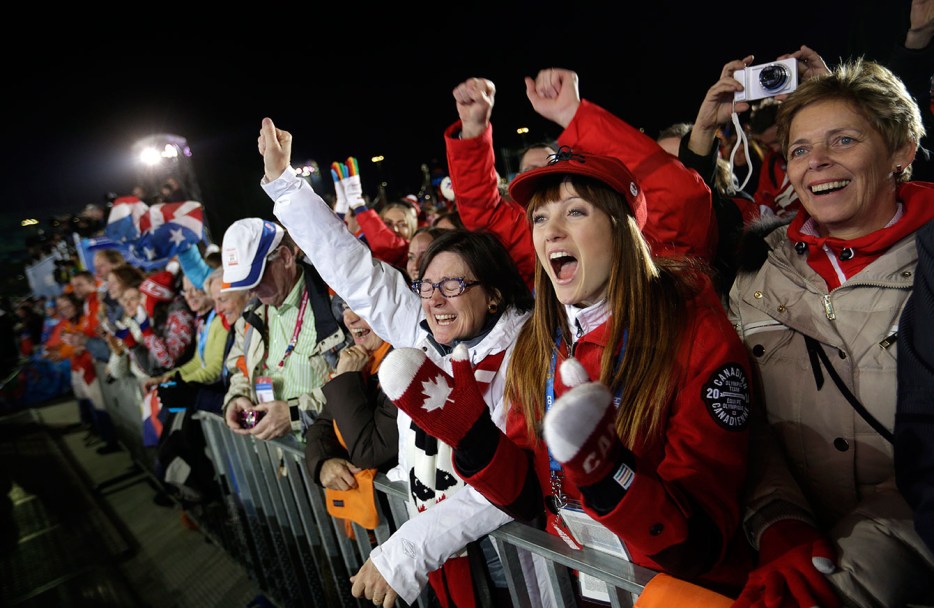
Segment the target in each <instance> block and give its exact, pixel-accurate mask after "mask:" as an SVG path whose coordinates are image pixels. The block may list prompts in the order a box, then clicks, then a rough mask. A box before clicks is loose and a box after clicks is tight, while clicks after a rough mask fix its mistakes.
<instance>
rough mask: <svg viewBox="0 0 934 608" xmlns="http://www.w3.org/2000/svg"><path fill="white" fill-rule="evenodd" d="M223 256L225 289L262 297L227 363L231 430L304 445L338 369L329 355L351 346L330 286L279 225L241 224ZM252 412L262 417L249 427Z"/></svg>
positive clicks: (245, 317) (233, 228) (239, 327)
mask: <svg viewBox="0 0 934 608" xmlns="http://www.w3.org/2000/svg"><path fill="white" fill-rule="evenodd" d="M328 211H329V212H330V207H328ZM221 254H222V259H223V268H224V288H223V291H224V292H231V291H242V290H252V293H253V294H254V295H255V296H256V297H255V299H254V300H252V301H250V303H249V304H248V305H247V307H246V309H245V310H244V311H243V313H242V316H241V318H240V319H239V320H238V321H237V323H236V325H235V326H234V328H235V331H236V338H235V341H234V345H233V347H232V348H231V350H230V353H229V354H228V356H227V360H226V363H225V365H226V366H227V369H228V371H229V374H230V376H229V377H230V388H229V390H228V391H227V394H226V396H225V398H224V416H225V419H226V421H227V426H228V427H229V428H230V429H231V430H232V431H233V432H235V433H239V434H249V435H253V436H254V437H256V438H258V439H275V438H278V437H285V436H292V437H294V438H295V439H299V438H301V437H303V436H304V434H305V430H306V429H307V428H308V425H309V424H311V423H312V422H313V421H314V419H315V417H316V416H317V415H318V412H320V411H321V408H322V406H323V405H324V394H323V393H322V390H321V387H322V386H324V384H325V382H327V379H328V375H329V374H330V372H331V370H332V368H333V364H332V363H331V362H330V361H329V357H334V355H335V352H333V351H334V350H335V349H336V348H337V347H339V346H340V345H343V344H344V333H343V331H341V328H340V324H339V323H338V321H337V319H336V318H334V314H333V312H332V311H331V298H330V296H329V294H328V286H327V284H325V282H324V281H323V280H322V279H321V276H320V275H319V274H318V270H316V269H315V267H313V266H312V265H311V264H308V263H307V262H306V261H305V260H304V259H303V258H304V256H303V253H302V250H301V249H299V248H298V247H297V246H296V244H295V242H294V241H293V240H292V237H291V236H290V235H289V233H287V232H286V231H285V230H283V228H282V226H280V225H278V224H276V223H274V222H269V221H264V220H262V219H260V218H246V219H241V220H237V221H236V222H234V223H233V224H231V225H230V227H229V228H228V229H227V231H226V232H225V233H224V240H223V245H222V247H221ZM260 378H268V379H269V381H268V382H260V380H259V379H260ZM263 385H265V386H263ZM270 385H271V386H270ZM248 412H260V413H262V418H261V419H260V420H259V422H257V423H256V425H255V426H253V427H252V428H244V427H243V426H241V417H242V416H244V415H247V413H248ZM293 433H294V434H293Z"/></svg>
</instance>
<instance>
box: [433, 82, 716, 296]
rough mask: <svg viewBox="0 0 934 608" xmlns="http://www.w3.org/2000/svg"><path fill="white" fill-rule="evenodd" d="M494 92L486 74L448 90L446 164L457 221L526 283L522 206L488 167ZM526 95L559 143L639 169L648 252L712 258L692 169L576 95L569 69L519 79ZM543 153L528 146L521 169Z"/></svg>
mask: <svg viewBox="0 0 934 608" xmlns="http://www.w3.org/2000/svg"><path fill="white" fill-rule="evenodd" d="M539 83H541V84H539ZM495 94H496V87H495V85H494V84H493V83H492V82H491V81H490V80H487V79H485V78H470V79H468V80H466V81H464V82H462V83H461V84H459V85H458V86H457V87H455V89H454V99H455V103H456V106H457V112H458V116H459V118H460V119H459V120H458V121H457V122H455V123H454V124H452V125H451V126H449V127H448V128H447V129H446V130H445V145H446V147H447V158H448V167H449V168H450V170H451V179H452V182H453V185H454V191H455V193H456V196H457V208H458V211H459V213H460V216H461V219H462V220H463V222H464V225H465V226H467V227H468V228H469V229H472V230H481V229H486V230H491V231H493V232H494V233H495V234H496V235H497V236H498V237H499V238H500V239H501V240H502V242H503V244H504V245H506V247H507V249H508V250H509V251H510V253H511V254H512V256H513V258H514V259H515V261H516V264H517V266H518V267H519V270H520V272H522V275H523V276H524V277H525V278H526V282H527V284H529V285H530V286H531V285H532V284H533V283H534V269H535V253H534V247H533V245H532V237H531V228H530V226H529V224H528V222H527V221H526V220H525V210H524V209H522V207H521V206H520V205H518V204H516V203H515V201H511V200H509V199H508V197H505V198H504V197H503V195H502V194H501V192H500V189H499V180H498V178H497V175H496V170H495V167H494V164H495V163H494V154H493V131H492V124H491V123H490V116H491V114H492V111H493V103H494V98H495ZM526 96H527V97H528V98H529V101H530V102H531V103H532V107H533V108H534V109H535V111H536V112H537V113H538V114H540V115H541V116H543V117H544V118H547V119H549V120H551V121H553V122H555V123H556V124H558V125H559V126H561V127H562V128H563V129H564V131H563V132H562V133H561V135H560V136H559V138H558V144H559V145H562V146H571V147H572V148H574V149H577V148H580V149H583V150H586V151H590V152H592V153H601V154H608V155H612V156H616V157H617V158H620V159H621V160H622V161H623V162H624V163H626V164H627V165H628V166H632V167H637V168H638V172H637V173H636V178H637V179H638V180H639V181H640V183H641V185H642V188H643V189H644V190H645V194H646V200H647V203H648V221H647V222H646V226H645V233H646V237H647V238H648V240H649V244H650V245H651V246H652V248H653V251H656V252H658V253H662V254H669V255H682V254H688V255H693V256H697V257H700V258H702V259H704V260H706V261H709V260H710V259H711V257H712V255H713V251H714V247H715V244H716V243H715V240H716V239H715V237H716V225H715V224H714V220H713V211H712V207H711V202H710V189H709V188H708V187H707V186H706V185H705V184H704V183H703V180H702V179H701V178H700V176H699V175H698V174H697V173H696V172H695V171H692V170H689V169H686V168H685V167H684V166H683V165H682V164H681V163H678V162H675V161H674V160H673V159H671V158H670V157H669V156H668V155H667V153H665V151H664V150H663V149H662V148H661V147H660V146H659V145H658V144H657V143H656V142H655V141H654V140H653V139H652V138H650V137H649V136H647V135H646V134H645V133H642V132H640V131H639V130H638V129H635V128H633V127H632V126H631V125H629V124H627V123H626V122H624V121H623V120H621V119H619V118H617V117H616V116H613V115H612V114H610V113H609V112H607V111H606V110H604V109H603V108H601V107H600V106H598V105H596V104H594V103H593V102H590V101H588V100H583V99H581V97H580V92H579V90H578V83H577V74H576V73H575V72H573V71H570V70H565V69H560V68H550V69H546V70H542V71H540V72H539V73H538V74H537V75H536V78H535V79H534V80H533V79H532V78H526ZM544 153H545V149H544V148H541V147H536V148H534V149H531V150H529V151H528V152H527V153H526V155H525V156H524V157H523V158H522V160H521V161H520V168H521V169H525V170H529V168H530V167H533V166H535V165H538V164H540V163H542V162H543V161H544V158H543V157H544Z"/></svg>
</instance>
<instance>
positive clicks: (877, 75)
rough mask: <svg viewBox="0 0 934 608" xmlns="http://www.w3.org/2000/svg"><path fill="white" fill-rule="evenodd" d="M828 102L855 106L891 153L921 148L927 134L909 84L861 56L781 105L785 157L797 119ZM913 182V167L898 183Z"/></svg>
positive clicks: (807, 85)
mask: <svg viewBox="0 0 934 608" xmlns="http://www.w3.org/2000/svg"><path fill="white" fill-rule="evenodd" d="M828 99H837V100H840V101H844V102H846V103H849V104H850V105H852V106H853V108H854V109H855V110H856V111H857V112H859V113H860V114H861V115H862V116H863V118H865V119H866V121H867V122H868V123H869V124H870V125H872V127H873V128H874V129H875V130H876V131H878V132H879V134H880V135H881V136H882V139H883V141H885V145H886V147H887V148H888V151H889V153H893V152H895V151H896V150H899V149H901V148H902V147H903V146H905V145H907V144H909V143H913V144H914V145H915V148H917V146H918V145H919V143H920V142H921V138H922V137H924V135H925V132H924V123H923V122H922V121H921V110H920V108H918V104H917V103H916V102H915V100H914V98H912V96H911V93H909V92H908V89H907V88H906V87H905V83H903V82H902V81H901V79H900V78H899V77H898V76H896V75H895V74H894V73H893V72H892V71H891V70H889V69H888V68H886V67H885V66H883V65H881V64H878V63H876V62H874V61H869V60H866V59H863V58H862V57H858V58H856V59H852V60H850V61H846V62H844V63H841V64H840V65H838V66H837V67H836V68H835V69H834V70H833V72H831V73H830V74H828V75H826V76H822V77H819V78H812V79H810V80H807V81H805V82H803V83H801V84H800V85H798V88H797V90H795V91H794V92H793V93H792V94H791V95H789V96H788V98H787V99H786V100H785V101H784V102H782V104H781V105H780V106H779V109H778V116H777V118H776V120H775V124H776V125H777V126H778V140H779V141H780V142H781V144H782V154H784V155H785V158H787V157H788V137H789V133H790V130H791V122H792V121H793V120H794V118H795V116H797V115H798V112H800V111H801V110H803V109H804V108H806V107H807V106H809V105H811V104H813V103H817V102H819V101H825V100H828ZM910 179H911V165H910V164H909V165H908V166H907V167H905V168H904V169H903V170H902V172H901V173H900V174H898V175H897V176H896V181H897V182H907V181H909V180H910Z"/></svg>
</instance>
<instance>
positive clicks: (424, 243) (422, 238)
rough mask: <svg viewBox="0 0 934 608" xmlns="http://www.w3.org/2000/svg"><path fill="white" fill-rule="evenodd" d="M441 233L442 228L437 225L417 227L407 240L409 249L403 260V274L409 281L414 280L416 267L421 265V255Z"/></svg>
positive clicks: (416, 275) (416, 274) (416, 273)
mask: <svg viewBox="0 0 934 608" xmlns="http://www.w3.org/2000/svg"><path fill="white" fill-rule="evenodd" d="M442 233H443V229H441V228H437V227H432V228H419V229H418V230H416V231H415V234H414V235H413V236H412V239H411V240H410V241H409V251H408V253H407V254H406V260H405V274H406V276H407V277H408V279H409V280H410V281H414V280H415V279H416V278H417V277H418V268H419V266H421V263H422V257H423V256H424V255H425V250H427V249H428V245H430V244H431V242H432V241H433V240H435V239H436V238H438V237H439V236H441V234H442Z"/></svg>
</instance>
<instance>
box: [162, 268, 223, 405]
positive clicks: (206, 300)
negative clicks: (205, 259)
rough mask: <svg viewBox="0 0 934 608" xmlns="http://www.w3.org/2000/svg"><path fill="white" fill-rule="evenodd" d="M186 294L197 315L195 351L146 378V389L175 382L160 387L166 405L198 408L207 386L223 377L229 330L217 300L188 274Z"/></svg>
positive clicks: (187, 301)
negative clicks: (219, 314)
mask: <svg viewBox="0 0 934 608" xmlns="http://www.w3.org/2000/svg"><path fill="white" fill-rule="evenodd" d="M182 295H183V296H184V298H185V302H186V304H187V305H188V308H189V310H191V312H192V313H193V314H194V317H195V330H196V333H195V348H194V353H193V355H192V356H191V357H190V358H189V359H187V360H184V361H181V362H179V365H178V366H176V367H175V368H173V369H171V370H169V371H167V372H165V373H163V374H160V375H158V376H153V377H150V378H148V379H146V380H145V381H143V390H145V391H147V392H148V391H150V390H152V389H153V388H156V387H157V386H160V385H163V384H166V383H169V382H171V383H172V384H171V386H167V387H160V390H159V393H160V394H159V397H160V400H161V402H162V405H163V407H171V408H183V409H186V408H190V409H197V404H198V401H199V393H200V392H201V390H202V388H203V387H204V385H206V384H212V383H214V382H216V381H217V380H218V379H220V375H221V367H223V363H224V360H223V356H224V342H225V341H226V332H225V331H224V325H223V322H222V321H221V319H220V318H219V317H218V316H217V311H216V310H215V309H214V301H213V300H211V298H210V297H209V296H208V294H207V293H206V292H205V291H204V290H202V289H198V288H197V287H195V286H194V285H193V284H192V283H191V281H190V280H188V277H187V276H184V277H182Z"/></svg>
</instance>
